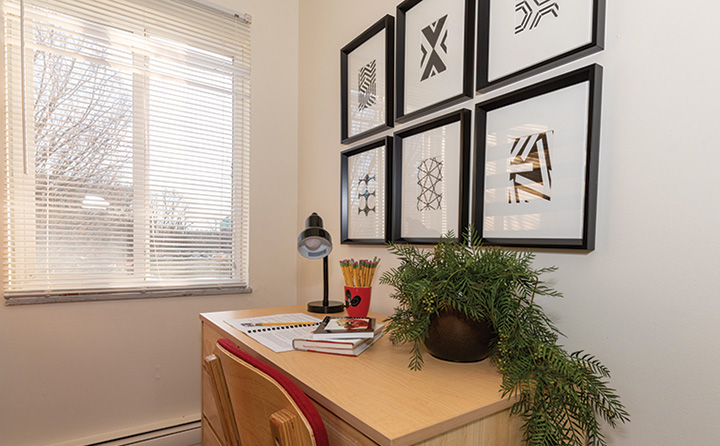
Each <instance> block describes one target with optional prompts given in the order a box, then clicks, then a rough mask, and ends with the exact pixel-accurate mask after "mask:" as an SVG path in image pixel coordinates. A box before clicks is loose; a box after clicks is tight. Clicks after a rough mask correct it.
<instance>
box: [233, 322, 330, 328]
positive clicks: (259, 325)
mask: <svg viewBox="0 0 720 446" xmlns="http://www.w3.org/2000/svg"><path fill="white" fill-rule="evenodd" d="M316 324H317V322H246V323H244V324H243V325H244V326H246V327H265V326H267V325H316Z"/></svg>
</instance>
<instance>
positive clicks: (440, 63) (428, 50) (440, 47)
mask: <svg viewBox="0 0 720 446" xmlns="http://www.w3.org/2000/svg"><path fill="white" fill-rule="evenodd" d="M447 17H448V16H447V15H444V16H443V17H441V18H439V19H438V20H436V21H434V22H433V23H431V24H430V25H428V26H426V27H425V28H423V29H422V35H423V39H422V42H421V43H420V51H422V58H421V60H420V70H421V71H422V75H421V77H420V82H422V81H424V80H425V79H428V78H430V77H433V76H435V75H437V74H440V73H442V72H443V71H445V70H447V65H446V64H445V60H443V58H446V57H447V53H448V48H447V38H448V30H447V28H446V27H445V22H446V21H447Z"/></svg>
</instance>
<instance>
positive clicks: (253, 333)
mask: <svg viewBox="0 0 720 446" xmlns="http://www.w3.org/2000/svg"><path fill="white" fill-rule="evenodd" d="M225 322H226V323H228V324H229V325H231V326H232V327H233V328H237V329H238V330H240V331H242V332H243V333H245V334H246V335H248V336H250V337H251V338H253V339H255V340H256V341H258V342H259V343H261V344H262V345H264V346H265V347H267V348H269V349H271V350H272V351H274V352H275V353H282V352H287V351H290V350H293V345H292V343H293V339H295V338H304V337H309V336H310V335H311V334H312V332H313V330H315V327H317V324H319V323H320V322H321V319H318V318H316V317H313V316H310V315H308V314H305V313H288V314H275V315H272V316H260V317H252V318H246V319H232V320H229V321H225ZM284 322H288V323H292V322H312V323H313V325H274V326H266V327H253V326H250V325H243V324H257V323H284Z"/></svg>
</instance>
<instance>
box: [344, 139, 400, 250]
mask: <svg viewBox="0 0 720 446" xmlns="http://www.w3.org/2000/svg"><path fill="white" fill-rule="evenodd" d="M392 143H393V141H392V138H390V137H389V136H387V137H385V138H382V139H379V140H377V141H372V142H369V143H367V144H363V145H361V146H358V147H354V148H352V149H348V150H345V151H343V152H342V153H341V154H340V194H341V198H340V214H341V231H340V232H341V243H343V244H365V245H376V244H384V243H385V242H386V241H387V240H388V237H387V232H388V218H387V215H388V203H389V200H388V196H389V184H390V181H389V179H390V163H389V156H390V154H391V152H392Z"/></svg>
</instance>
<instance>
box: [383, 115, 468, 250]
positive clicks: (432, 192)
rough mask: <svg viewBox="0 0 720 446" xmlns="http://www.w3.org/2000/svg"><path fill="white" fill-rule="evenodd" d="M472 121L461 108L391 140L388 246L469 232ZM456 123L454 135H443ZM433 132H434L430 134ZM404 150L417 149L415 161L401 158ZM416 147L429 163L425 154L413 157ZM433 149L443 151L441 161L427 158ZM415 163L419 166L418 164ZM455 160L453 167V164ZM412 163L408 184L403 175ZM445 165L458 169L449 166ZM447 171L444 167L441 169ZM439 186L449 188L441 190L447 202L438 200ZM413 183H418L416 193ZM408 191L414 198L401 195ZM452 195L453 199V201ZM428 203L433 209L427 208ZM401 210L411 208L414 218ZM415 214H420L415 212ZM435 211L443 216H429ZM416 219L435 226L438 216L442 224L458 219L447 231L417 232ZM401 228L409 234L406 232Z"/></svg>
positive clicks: (439, 229)
mask: <svg viewBox="0 0 720 446" xmlns="http://www.w3.org/2000/svg"><path fill="white" fill-rule="evenodd" d="M471 116H472V111H471V110H468V109H460V110H457V111H453V112H451V113H448V114H446V115H443V116H440V117H438V118H435V119H432V120H430V121H427V122H424V123H421V124H419V125H416V126H414V127H410V128H407V129H404V130H401V131H398V132H396V133H395V134H394V135H393V140H394V144H393V152H392V153H393V154H392V202H391V204H392V213H391V218H390V222H391V225H390V226H391V230H390V241H391V242H393V243H412V244H435V243H437V242H438V241H439V240H440V238H441V237H442V236H444V235H446V233H447V232H448V231H450V230H452V231H453V232H454V234H455V236H456V237H457V236H459V235H460V234H461V233H463V231H464V230H465V228H466V227H467V225H468V221H469V210H468V208H469V205H468V204H469V192H470V153H471V144H470V138H471V131H472V130H471V127H472V121H471ZM456 123H457V124H459V128H458V129H457V134H456V135H452V134H451V132H449V131H445V132H444V133H443V132H442V131H443V130H447V126H449V125H453V124H456ZM436 130H437V132H434V131H436ZM431 132H432V133H431ZM420 137H422V140H421V141H420V140H419V138H420ZM411 138H412V139H411ZM415 138H418V139H415ZM453 142H454V143H455V144H454V145H453ZM406 145H407V146H408V147H407V149H408V150H415V152H413V153H412V155H413V157H406V156H405V148H406ZM418 145H420V148H421V150H423V151H426V152H427V154H428V158H423V157H424V156H425V155H423V154H422V153H421V154H420V155H421V156H418V154H417V153H416V152H417V150H418V149H417V146H418ZM413 147H414V149H413ZM437 150H441V151H442V153H443V155H442V160H441V161H438V160H437V159H436V158H437V157H429V155H430V154H432V153H436V151H437ZM418 160H422V161H420V162H418ZM453 160H454V162H452V163H451V161H453ZM410 164H412V165H413V170H414V171H416V172H417V174H416V178H411V176H410V174H409V172H408V176H407V181H406V177H405V176H404V172H403V170H404V166H406V165H410ZM447 164H456V165H451V166H449V167H448V166H447ZM445 167H448V168H447V169H444V168H445ZM443 169H444V170H443ZM407 170H410V169H407ZM438 173H439V175H438ZM431 174H432V175H431ZM453 177H456V178H454V179H455V181H453ZM426 180H430V181H431V182H434V185H432V184H431V185H428V183H427V182H426ZM440 181H442V182H443V183H447V187H446V188H444V189H441V190H445V191H446V192H445V194H446V195H450V197H445V198H443V197H442V196H441V197H440V199H439V200H438V199H437V190H438V189H437V185H438V183H439V182H440ZM413 183H415V184H417V188H415V186H414V185H413ZM421 183H422V184H421ZM441 186H442V185H441ZM413 188H414V189H413ZM406 189H407V190H414V192H413V194H412V195H410V194H408V193H405V194H404V192H403V191H404V190H406ZM428 192H429V194H428ZM404 195H410V197H412V198H414V199H415V201H414V202H413V201H411V198H408V199H407V200H405V199H404V198H407V197H404ZM452 196H456V197H457V198H456V199H453V198H452ZM443 199H445V203H443V201H442V200H443ZM431 202H432V204H431V205H430V206H428V204H429V203H431ZM406 206H407V208H406ZM453 208H456V210H455V211H453ZM404 209H412V214H413V215H408V214H410V213H411V212H410V211H408V212H404ZM415 210H417V211H418V213H415V212H414V211H415ZM437 211H442V212H443V214H442V215H437V214H436V215H430V214H428V213H429V212H437ZM423 214H424V216H423ZM418 216H421V217H422V218H425V217H427V218H426V220H428V221H432V220H434V221H437V219H438V217H440V218H441V219H442V218H444V219H445V220H447V219H454V218H457V224H454V225H453V224H452V223H451V224H449V225H448V226H449V227H447V228H444V229H443V228H438V227H429V228H428V227H426V226H425V227H422V228H420V226H421V225H419V224H418V223H417V221H418ZM404 228H408V229H407V230H405V229H404ZM410 228H412V229H410ZM427 233H432V234H427Z"/></svg>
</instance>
